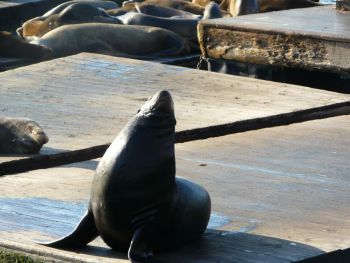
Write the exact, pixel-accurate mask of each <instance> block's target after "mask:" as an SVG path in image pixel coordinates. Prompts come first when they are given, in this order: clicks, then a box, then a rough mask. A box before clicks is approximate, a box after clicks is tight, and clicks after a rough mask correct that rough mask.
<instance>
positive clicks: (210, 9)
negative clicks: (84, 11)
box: [117, 3, 222, 44]
mask: <svg viewBox="0 0 350 263" xmlns="http://www.w3.org/2000/svg"><path fill="white" fill-rule="evenodd" d="M204 14H205V15H204V16H203V19H212V18H218V17H222V14H221V11H220V7H219V6H218V5H217V4H216V3H213V4H210V5H207V7H206V9H205V11H204ZM117 18H118V19H119V20H121V22H122V23H123V24H124V25H144V26H154V27H159V28H164V29H167V30H170V31H173V32H175V33H176V34H178V35H179V36H181V37H183V38H185V39H187V40H189V41H191V42H194V43H196V44H198V39H197V25H198V22H199V21H200V19H199V18H197V19H195V18H192V19H185V18H166V17H156V16H150V15H145V14H139V13H134V12H129V13H126V14H125V15H122V16H118V17H117Z"/></svg>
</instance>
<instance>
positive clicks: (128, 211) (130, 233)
mask: <svg viewBox="0 0 350 263" xmlns="http://www.w3.org/2000/svg"><path fill="white" fill-rule="evenodd" d="M175 123H176V120H175V116H174V108H173V101H172V98H171V95H170V94H169V92H167V91H160V92H158V93H157V94H155V95H154V96H153V97H152V98H150V99H149V100H148V101H147V102H146V103H145V104H144V105H143V106H142V107H141V109H140V111H139V112H138V113H137V114H136V116H135V117H134V118H133V119H131V121H130V122H129V123H128V124H127V125H126V126H125V127H124V128H123V130H122V131H121V132H120V133H119V135H118V137H117V138H116V139H115V140H114V142H113V143H112V145H111V146H110V147H109V148H108V150H107V151H106V153H105V154H104V156H103V157H102V159H101V161H100V163H99V164H98V167H97V169H96V174H95V177H94V179H93V182H92V186H91V197H90V203H89V208H88V211H87V212H86V214H85V215H84V217H83V218H82V220H81V221H80V223H79V225H78V226H77V227H76V228H75V230H74V231H73V232H72V233H71V234H69V235H68V236H66V237H64V238H62V239H59V240H57V241H53V242H50V243H45V245H48V246H52V247H68V248H69V247H77V246H84V245H86V244H87V243H89V242H90V241H92V240H93V239H95V238H96V237H97V236H98V235H100V236H101V238H102V239H103V240H104V241H105V242H106V244H107V245H108V246H110V247H111V248H113V249H118V250H124V251H126V250H127V249H128V257H129V259H130V260H131V261H132V262H154V261H147V260H152V258H153V254H152V252H153V251H161V250H170V249H174V248H176V247H178V246H182V245H184V244H186V243H189V242H191V241H194V240H196V239H198V238H200V236H201V235H202V233H203V232H204V230H205V229H206V227H207V224H208V221H209V216H210V197H209V194H208V192H207V191H206V190H205V189H204V188H202V187H201V186H199V185H197V184H194V183H192V182H190V181H188V180H185V179H183V178H178V177H175V171H176V168H175V151H174V135H175ZM153 259H154V258H153Z"/></svg>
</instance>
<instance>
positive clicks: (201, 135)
mask: <svg viewBox="0 0 350 263" xmlns="http://www.w3.org/2000/svg"><path fill="white" fill-rule="evenodd" d="M349 114H350V102H343V103H337V104H333V105H329V106H325V107H317V108H313V109H309V110H303V111H296V112H292V113H286V114H278V115H273V116H268V117H264V118H255V119H249V120H243V121H238V122H233V123H227V124H222V125H214V126H208V127H203V128H197V129H191V130H184V131H179V132H176V133H175V143H184V142H189V141H195V140H204V139H208V138H213V137H220V136H224V135H228V134H234V133H239V132H246V131H252V130H258V129H264V128H271V127H276V126H282V125H289V124H293V123H299V122H305V121H310V120H316V119H324V118H329V117H334V116H341V115H349ZM109 146H110V144H102V145H96V146H93V147H88V148H84V149H79V150H74V151H66V152H61V153H54V154H44V155H37V156H32V157H28V158H24V159H19V160H12V161H8V162H2V163H0V176H2V175H9V174H16V173H23V172H27V171H32V170H36V169H46V168H51V167H56V166H60V165H64V164H70V163H76V162H82V161H86V160H90V159H95V158H99V157H102V155H103V154H104V153H105V151H106V150H107V148H108V147H109Z"/></svg>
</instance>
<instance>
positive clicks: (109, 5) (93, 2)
mask: <svg viewBox="0 0 350 263" xmlns="http://www.w3.org/2000/svg"><path fill="white" fill-rule="evenodd" d="M72 4H88V5H90V6H93V7H97V8H102V9H115V8H118V7H119V6H118V5H117V4H116V3H115V2H112V1H100V0H74V1H68V2H65V3H62V4H60V5H58V6H56V7H54V8H53V9H51V10H49V11H47V12H46V13H45V14H43V15H42V16H38V17H34V18H32V19H29V20H28V21H26V22H24V24H23V25H22V27H19V28H17V34H18V35H19V36H22V37H26V34H30V35H35V34H34V33H33V32H37V31H44V30H45V29H41V27H43V28H45V27H48V26H49V23H50V22H51V23H52V24H53V23H54V21H47V23H46V24H42V23H40V22H41V21H45V20H47V19H48V18H49V17H51V16H52V15H57V14H59V13H60V12H62V11H63V10H64V9H66V8H67V7H68V6H70V5H72ZM84 12H86V10H83V11H82V14H81V16H84ZM75 13H76V14H77V12H75ZM53 20H55V19H53ZM35 21H40V22H38V23H36V22H35ZM26 32H28V33H26Z"/></svg>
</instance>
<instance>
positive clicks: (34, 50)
mask: <svg viewBox="0 0 350 263" xmlns="http://www.w3.org/2000/svg"><path fill="white" fill-rule="evenodd" d="M50 54H51V50H50V49H48V48H46V47H42V46H38V45H33V44H30V43H27V42H25V41H24V40H22V39H20V38H18V37H17V36H14V35H12V34H11V33H10V32H6V31H0V56H2V57H10V58H30V59H45V58H46V57H49V55H50Z"/></svg>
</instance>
